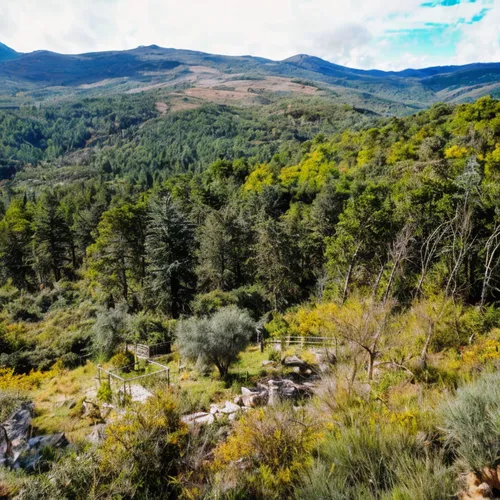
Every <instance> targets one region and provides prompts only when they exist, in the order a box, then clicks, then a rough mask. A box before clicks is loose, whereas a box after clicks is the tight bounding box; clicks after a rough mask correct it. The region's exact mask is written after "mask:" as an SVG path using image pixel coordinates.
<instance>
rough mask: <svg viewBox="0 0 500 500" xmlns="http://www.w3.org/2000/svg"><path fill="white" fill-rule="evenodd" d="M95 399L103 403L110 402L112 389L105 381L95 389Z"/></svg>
mask: <svg viewBox="0 0 500 500" xmlns="http://www.w3.org/2000/svg"><path fill="white" fill-rule="evenodd" d="M97 399H98V400H99V401H102V402H103V403H111V401H112V400H113V391H112V390H111V386H110V385H109V384H108V383H107V382H102V383H101V385H100V387H99V390H98V391H97Z"/></svg>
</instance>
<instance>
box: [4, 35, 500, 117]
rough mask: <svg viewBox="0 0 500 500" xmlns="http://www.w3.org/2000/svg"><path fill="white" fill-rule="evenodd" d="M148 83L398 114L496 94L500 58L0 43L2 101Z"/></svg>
mask: <svg viewBox="0 0 500 500" xmlns="http://www.w3.org/2000/svg"><path fill="white" fill-rule="evenodd" d="M151 89H165V91H166V92H167V91H169V89H170V91H171V93H172V95H175V96H177V98H180V95H181V94H182V96H183V99H184V102H190V103H191V105H195V104H196V102H198V101H199V100H202V101H211V102H218V103H223V104H238V103H239V104H244V105H252V104H263V103H265V102H267V101H269V99H271V100H272V99H274V98H277V97H282V96H286V95H293V94H297V95H307V96H310V95H321V96H323V97H325V98H329V99H332V100H334V101H336V102H345V103H348V104H351V105H353V106H357V107H363V108H367V109H370V110H373V111H375V112H378V113H383V114H394V115H403V114H408V113H411V112H414V111H415V110H418V109H423V108H426V107H428V106H430V105H432V104H433V103H435V102H438V101H445V102H464V101H472V100H475V99H477V98H478V97H480V96H482V95H485V94H492V95H494V96H499V95H500V63H489V64H471V65H467V66H444V67H434V68H424V69H416V70H415V69H407V70H404V71H399V72H394V71H392V72H387V71H380V70H360V69H353V68H347V67H344V66H340V65H338V64H333V63H331V62H328V61H325V60H323V59H320V58H318V57H313V56H308V55H305V54H299V55H296V56H293V57H290V58H288V59H285V60H283V61H272V60H270V59H264V58H259V57H252V56H239V57H235V56H224V55H214V54H207V53H204V52H197V51H191V50H178V49H171V48H162V47H159V46H157V45H151V46H147V47H144V46H141V47H138V48H136V49H132V50H125V51H109V52H95V53H88V54H79V55H63V54H57V53H54V52H48V51H36V52H31V53H27V54H20V53H17V52H16V51H14V50H12V49H10V48H9V47H7V46H5V45H2V44H0V99H2V100H4V101H5V100H8V99H11V100H17V101H19V99H24V100H25V101H30V100H44V99H58V98H68V97H73V96H76V95H86V96H92V95H104V94H112V93H120V92H137V91H141V90H151ZM20 94H21V95H22V97H19V95H20ZM249 94H252V95H249Z"/></svg>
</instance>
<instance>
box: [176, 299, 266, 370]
mask: <svg viewBox="0 0 500 500" xmlns="http://www.w3.org/2000/svg"><path fill="white" fill-rule="evenodd" d="M255 327H256V325H255V322H254V321H253V320H252V318H251V317H250V316H249V314H248V313H247V312H246V311H243V310H241V309H238V308H237V307H235V306H230V307H225V308H223V309H220V310H219V311H217V312H216V313H215V314H213V315H212V316H210V317H206V318H190V319H188V320H184V321H181V322H180V323H179V325H178V328H177V339H178V344H179V348H180V351H181V354H182V355H183V356H185V357H186V358H188V359H192V360H196V359H198V358H201V360H202V361H204V362H206V363H210V364H212V365H215V366H216V367H217V369H218V370H219V373H220V375H221V377H225V376H226V375H227V374H228V372H229V367H230V366H231V364H232V363H233V362H234V361H236V359H237V358H238V355H239V353H240V352H241V351H243V350H244V349H245V348H246V347H247V345H248V344H249V342H250V337H251V336H252V333H253V332H254V331H255Z"/></svg>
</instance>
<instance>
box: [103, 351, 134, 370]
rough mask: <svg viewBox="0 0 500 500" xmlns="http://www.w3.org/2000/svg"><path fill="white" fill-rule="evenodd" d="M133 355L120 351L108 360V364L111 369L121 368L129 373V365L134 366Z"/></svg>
mask: <svg viewBox="0 0 500 500" xmlns="http://www.w3.org/2000/svg"><path fill="white" fill-rule="evenodd" d="M134 361H135V359H134V355H133V354H132V353H131V352H129V351H121V352H119V353H117V354H115V355H114V356H113V357H112V358H111V359H110V360H109V364H110V365H111V366H112V367H113V368H121V369H124V370H128V371H130V368H131V365H133V364H134Z"/></svg>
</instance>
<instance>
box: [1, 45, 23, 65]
mask: <svg viewBox="0 0 500 500" xmlns="http://www.w3.org/2000/svg"><path fill="white" fill-rule="evenodd" d="M19 55H20V54H18V53H17V52H16V51H15V50H14V49H11V48H10V47H7V45H4V44H3V43H0V61H7V60H9V59H15V58H16V57H18V56H19Z"/></svg>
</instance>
